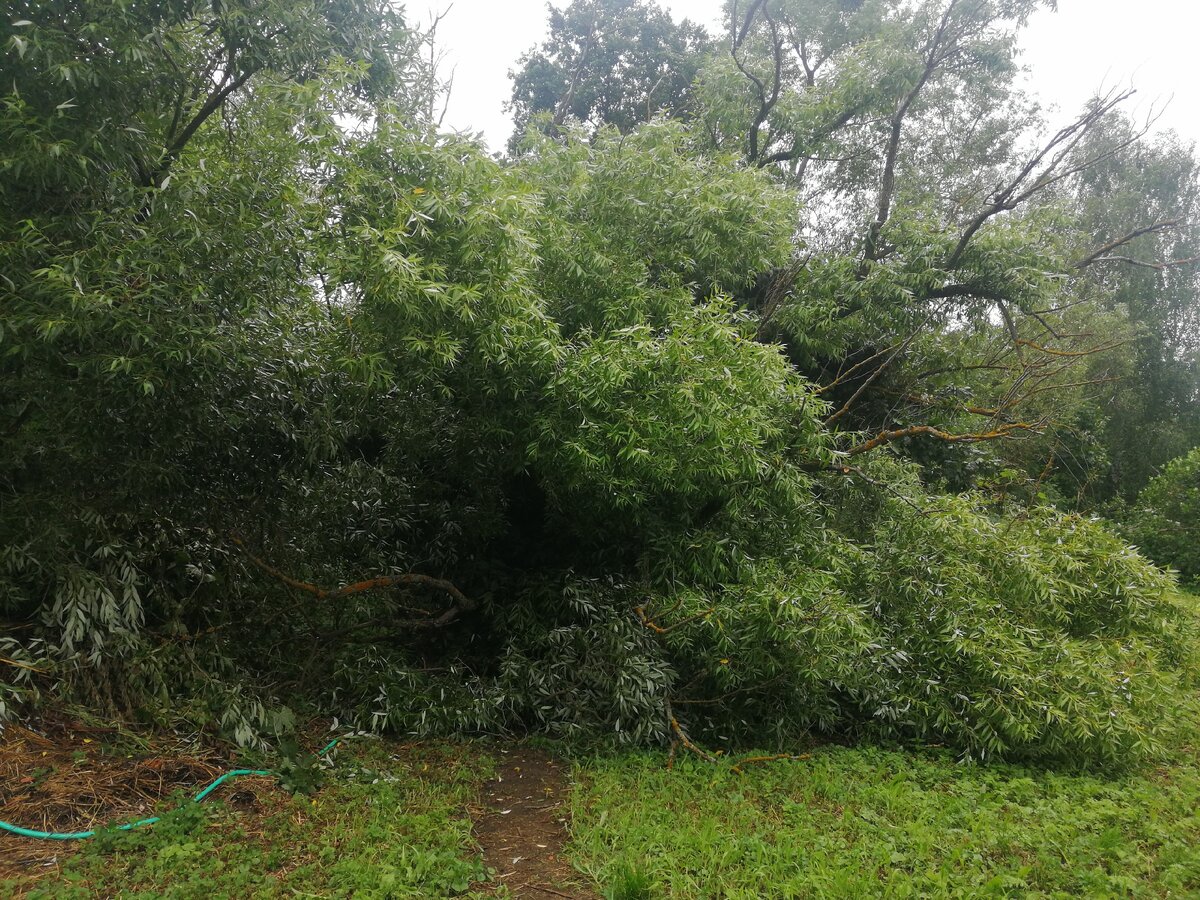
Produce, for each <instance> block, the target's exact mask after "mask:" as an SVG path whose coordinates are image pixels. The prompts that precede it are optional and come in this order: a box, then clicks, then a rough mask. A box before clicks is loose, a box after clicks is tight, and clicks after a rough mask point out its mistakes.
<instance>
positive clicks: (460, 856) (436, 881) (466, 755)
mask: <svg viewBox="0 0 1200 900" xmlns="http://www.w3.org/2000/svg"><path fill="white" fill-rule="evenodd" d="M492 771H493V764H492V761H491V759H490V758H489V757H488V756H487V755H486V754H485V753H483V752H481V748H479V747H478V746H472V747H470V748H467V749H466V750H464V749H462V748H461V747H458V746H455V745H445V746H440V745H437V746H435V745H429V746H425V747H422V748H420V749H419V750H417V751H415V752H414V751H406V752H405V753H403V754H402V755H393V754H391V753H390V752H389V748H388V745H387V744H385V743H383V742H376V741H365V742H360V743H355V744H354V745H352V746H350V747H348V748H347V749H346V750H344V751H340V753H339V759H338V762H337V765H336V767H335V768H334V769H333V770H332V774H331V775H330V776H329V777H328V778H327V779H326V781H325V785H324V786H323V787H322V788H321V789H320V790H319V791H318V792H316V793H315V794H313V795H311V796H305V795H303V794H296V795H294V796H292V797H287V796H286V795H282V797H281V798H280V799H279V801H278V805H277V806H276V807H275V808H272V809H271V811H270V813H269V814H268V815H266V817H265V818H261V817H249V816H247V815H246V814H244V813H241V812H238V811H236V810H232V809H228V808H225V807H224V806H223V805H222V804H220V803H219V802H218V803H213V804H206V805H204V806H197V805H195V804H184V805H182V806H181V807H179V809H178V810H177V811H175V812H172V813H169V814H168V815H167V816H165V818H164V821H163V822H161V823H159V824H158V825H156V826H154V827H153V828H150V829H145V830H140V831H137V832H132V833H124V834H119V835H104V836H101V837H99V838H97V839H96V840H94V841H89V842H86V843H81V844H79V845H77V846H78V848H79V852H78V854H77V855H76V856H74V857H72V858H71V859H70V860H69V861H68V862H67V864H66V866H65V867H64V871H63V875H62V877H61V878H58V879H53V880H45V879H43V880H40V881H39V882H38V884H37V885H36V886H35V887H34V888H33V890H32V891H31V892H30V894H29V896H30V897H33V898H43V897H44V898H51V897H53V898H74V897H80V898H83V897H96V896H105V897H108V896H120V897H126V898H160V897H164V898H197V900H199V898H206V900H207V898H239V900H242V898H250V897H263V896H288V897H291V896H299V897H305V896H309V897H312V896H317V897H356V898H429V897H448V896H458V895H461V894H463V893H465V892H466V891H467V889H468V887H469V885H470V884H471V883H472V882H474V881H479V880H482V879H485V878H486V873H485V872H484V871H483V866H482V863H481V861H480V858H479V856H478V853H477V848H476V847H475V846H474V843H473V842H472V840H471V833H470V831H471V824H470V820H469V818H467V817H466V815H465V809H466V807H467V805H468V804H469V803H470V802H471V801H473V800H474V799H475V797H476V796H477V792H478V786H479V785H480V784H481V783H482V782H483V780H484V779H486V778H487V777H488V775H490V774H491V772H492ZM251 822H252V823H253V827H254V831H255V833H253V834H251V833H248V832H247V830H246V829H247V827H248V825H249V824H250V823H251ZM21 887H22V885H20V884H19V883H8V884H4V883H2V882H0V896H10V895H13V894H16V893H17V892H18V890H19V889H20V888H21ZM26 887H27V886H26Z"/></svg>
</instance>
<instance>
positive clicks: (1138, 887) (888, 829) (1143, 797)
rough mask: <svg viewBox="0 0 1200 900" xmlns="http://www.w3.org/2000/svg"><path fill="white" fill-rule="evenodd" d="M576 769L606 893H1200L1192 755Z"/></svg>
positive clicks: (842, 755)
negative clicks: (1049, 767) (1113, 774)
mask: <svg viewBox="0 0 1200 900" xmlns="http://www.w3.org/2000/svg"><path fill="white" fill-rule="evenodd" d="M581 774H582V776H583V777H584V778H585V779H586V780H585V785H586V786H585V787H583V788H581V789H580V790H578V791H577V794H576V798H575V808H574V835H575V837H574V853H575V859H576V862H577V865H579V866H580V868H582V869H583V870H584V871H585V872H588V873H589V874H591V875H592V876H593V877H594V878H596V879H597V880H598V881H599V882H600V883H601V884H605V885H608V886H609V889H610V893H611V894H612V895H613V896H614V897H620V898H630V900H632V898H635V897H672V898H703V897H713V898H716V897H723V898H745V900H751V898H760V897H764V896H770V897H778V898H784V897H797V898H799V897H848V898H849V897H879V896H886V897H987V896H994V897H1002V896H1008V897H1018V896H1019V897H1042V896H1045V897H1127V896H1147V897H1198V896H1200V757H1198V756H1197V754H1195V753H1191V754H1189V755H1188V756H1187V757H1186V758H1183V757H1181V758H1180V759H1179V760H1178V761H1177V762H1176V763H1175V764H1174V765H1171V766H1168V767H1164V768H1161V769H1158V770H1155V771H1152V772H1145V773H1141V774H1137V775H1131V776H1126V777H1120V778H1115V779H1109V778H1100V777H1089V776H1082V775H1068V774H1055V773H1051V772H1046V771H1044V770H1042V771H1038V770H1030V769H1024V768H1019V767H1010V766H994V767H987V768H983V767H978V766H964V765H960V764H958V763H956V762H955V761H954V760H953V759H952V758H950V757H947V756H942V755H938V754H934V753H907V752H887V751H883V750H877V749H869V750H861V749H846V748H840V747H837V748H834V747H831V748H827V749H823V750H816V751H814V752H813V753H812V755H811V758H809V759H805V760H798V761H794V762H793V761H789V762H776V763H770V764H765V765H763V766H762V767H760V768H758V769H755V770H753V771H750V772H747V773H746V774H745V775H739V774H737V773H736V772H734V771H732V769H731V765H730V764H728V763H722V764H717V765H715V766H713V765H709V764H707V763H703V762H699V761H697V762H692V761H690V760H689V761H686V762H684V763H683V764H682V765H679V766H677V767H676V769H675V771H673V772H668V771H665V770H664V767H663V760H662V757H661V756H657V755H644V756H627V757H623V758H619V759H607V760H597V761H595V762H592V763H589V764H588V765H586V766H584V767H583V768H582V772H581Z"/></svg>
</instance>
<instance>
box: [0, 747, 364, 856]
mask: <svg viewBox="0 0 1200 900" xmlns="http://www.w3.org/2000/svg"><path fill="white" fill-rule="evenodd" d="M340 740H341V738H334V739H333V740H332V741H330V742H329V743H328V744H326V745H325V746H324V747H322V748H321V749H320V750H319V751H318V752H317V756H324V755H325V754H326V753H328V752H329V751H330V750H332V749H333V748H334V747H336V746H337V744H338V742H339V741H340ZM274 774H276V773H275V772H272V771H271V770H270V769H233V770H232V771H229V772H226V773H225V774H224V775H221V776H220V777H218V778H216V779H214V780H213V781H212V782H211V783H209V785H208V786H207V787H205V788H204V790H202V791H200V793H198V794H197V795H196V796H195V797H193V798H192V801H191V802H192V803H200V802H201V801H203V800H204V798H205V797H207V796H208V795H209V794H211V793H212V792H213V791H215V790H216V789H217V788H219V787H220V786H221V785H222V784H224V783H225V782H226V781H231V780H232V779H234V778H241V777H242V776H244V775H274ZM160 818H161V817H160V816H151V817H150V818H149V819H139V820H138V821H136V822H129V823H127V824H125V825H117V826H116V827H115V828H114V829H113V830H114V831H133V829H135V828H142V827H144V826H146V825H153V824H154V823H155V822H157V821H159V819H160ZM0 831H8V832H11V833H12V834H19V835H21V836H22V837H31V838H41V839H42V840H46V841H78V840H82V839H83V838H90V837H95V836H96V832H95V831H73V832H69V833H63V832H59V831H36V830H34V829H32V828H22V827H21V826H20V825H13V824H12V823H11V822H0Z"/></svg>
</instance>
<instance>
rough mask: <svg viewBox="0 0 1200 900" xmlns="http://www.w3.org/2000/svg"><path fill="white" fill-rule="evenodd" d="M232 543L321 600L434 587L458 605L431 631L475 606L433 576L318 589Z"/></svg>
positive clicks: (431, 622)
mask: <svg viewBox="0 0 1200 900" xmlns="http://www.w3.org/2000/svg"><path fill="white" fill-rule="evenodd" d="M230 540H231V541H233V543H234V544H236V545H237V547H238V548H239V549H240V550H241V551H242V552H243V553H244V554H245V555H246V558H247V559H249V560H250V562H252V563H254V565H255V566H257V567H258V568H260V569H262V570H263V571H264V572H266V573H267V574H268V575H270V576H272V577H273V578H276V579H278V580H279V581H281V582H283V583H284V584H286V585H287V586H288V587H292V588H295V589H296V590H299V591H304V592H305V593H306V594H312V595H313V596H314V597H316V598H317V599H318V600H340V599H341V598H343V597H350V596H352V595H354V594H361V593H364V592H366V591H372V590H378V589H381V588H390V587H411V586H413V585H420V586H422V587H431V588H434V589H436V590H439V591H444V592H446V593H447V594H449V595H450V596H451V597H452V598H454V601H455V605H454V606H451V607H450V608H449V609H447V610H446V611H445V612H443V613H442V614H441V615H440V616H438V617H437V618H435V619H430V620H429V621H428V622H427V623H424V624H427V625H428V626H429V627H434V628H436V627H441V626H444V625H448V624H450V623H451V622H452V621H454V620H455V619H456V618H458V616H459V614H460V613H462V612H463V611H464V610H470V609H474V608H475V602H474V601H473V600H471V599H470V598H469V597H467V596H466V595H465V594H464V593H463V592H462V591H460V590H459V589H458V588H457V587H455V586H454V585H453V584H452V583H451V582H449V581H446V580H445V579H443V578H434V577H433V576H431V575H418V574H415V573H409V574H406V575H383V576H379V577H376V578H368V579H365V580H363V581H356V582H354V583H353V584H347V585H343V586H342V587H340V588H334V589H332V590H328V589H326V588H322V587H318V586H317V585H315V584H310V583H309V582H307V581H300V580H299V579H297V578H293V577H292V576H290V575H287V574H286V573H284V572H281V571H280V570H279V569H276V568H275V567H274V566H272V565H270V564H269V563H267V562H264V561H263V560H262V559H260V558H259V557H257V556H255V555H254V554H253V553H251V552H250V550H249V548H247V546H246V544H245V542H244V541H243V540H242V539H241V538H239V537H237V536H234V535H231V536H230Z"/></svg>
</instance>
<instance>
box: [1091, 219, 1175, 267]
mask: <svg viewBox="0 0 1200 900" xmlns="http://www.w3.org/2000/svg"><path fill="white" fill-rule="evenodd" d="M1179 226H1180V221H1179V219H1164V220H1163V221H1161V222H1155V223H1154V224H1152V225H1143V226H1142V227H1141V228H1135V229H1134V230H1133V231H1131V232H1129V234H1126V235H1124V236H1122V237H1119V238H1117V239H1116V240H1112V241H1109V242H1108V243H1107V244H1105V245H1104V246H1103V247H1098V248H1096V249H1095V250H1094V251H1092V252H1091V253H1089V254H1088V255H1087V256H1085V257H1084V258H1083V259H1081V260H1078V261H1077V262H1075V263H1073V264H1072V265H1073V266H1074V267H1075V268H1076V269H1085V268H1087V267H1088V266H1090V265H1092V263H1096V262H1103V261H1104V259H1103V258H1104V257H1106V256H1107V255H1108V254H1109V253H1111V252H1112V251H1113V250H1116V249H1117V248H1118V247H1123V246H1125V245H1126V244H1128V243H1129V242H1130V241H1134V240H1137V239H1138V238H1140V237H1142V236H1143V235H1147V234H1157V233H1158V232H1160V231H1168V230H1171V229H1176V228H1178V227H1179Z"/></svg>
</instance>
